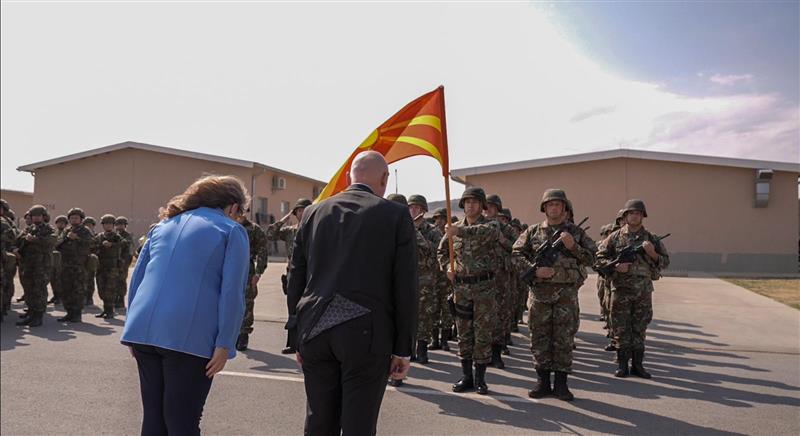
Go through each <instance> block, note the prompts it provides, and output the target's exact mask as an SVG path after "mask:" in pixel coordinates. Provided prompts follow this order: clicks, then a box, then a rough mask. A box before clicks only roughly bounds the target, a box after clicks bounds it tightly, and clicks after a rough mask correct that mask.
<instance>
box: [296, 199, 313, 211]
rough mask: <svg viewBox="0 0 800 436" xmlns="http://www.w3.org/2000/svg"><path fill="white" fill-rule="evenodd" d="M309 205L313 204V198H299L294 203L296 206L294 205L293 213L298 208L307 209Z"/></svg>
mask: <svg viewBox="0 0 800 436" xmlns="http://www.w3.org/2000/svg"><path fill="white" fill-rule="evenodd" d="M308 206H311V200H309V199H307V198H298V199H297V201H296V202H295V203H294V207H292V213H294V212H295V211H296V210H297V209H305V208H307V207H308Z"/></svg>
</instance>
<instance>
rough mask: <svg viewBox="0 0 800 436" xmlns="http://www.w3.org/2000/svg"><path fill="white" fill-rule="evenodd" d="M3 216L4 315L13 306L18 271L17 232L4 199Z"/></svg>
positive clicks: (0, 229) (0, 234) (0, 243)
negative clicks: (15, 252)
mask: <svg viewBox="0 0 800 436" xmlns="http://www.w3.org/2000/svg"><path fill="white" fill-rule="evenodd" d="M2 208H3V216H2V217H0V256H2V258H0V283H2V300H1V301H0V303H2V307H0V311H1V312H2V314H3V316H5V314H6V313H7V312H8V310H9V309H10V308H11V299H12V298H13V297H14V274H15V273H16V271H17V258H16V256H14V254H13V250H14V248H16V245H17V232H16V227H15V226H14V222H13V221H12V220H10V219H9V218H8V217H7V216H6V215H5V214H6V213H7V212H8V210H9V208H8V203H6V201H5V200H2Z"/></svg>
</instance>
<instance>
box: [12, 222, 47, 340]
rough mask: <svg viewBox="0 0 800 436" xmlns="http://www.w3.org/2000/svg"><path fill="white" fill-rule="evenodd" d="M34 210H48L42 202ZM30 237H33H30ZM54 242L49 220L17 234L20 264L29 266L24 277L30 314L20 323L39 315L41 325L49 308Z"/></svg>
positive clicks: (31, 320) (28, 321) (28, 322)
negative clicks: (49, 281)
mask: <svg viewBox="0 0 800 436" xmlns="http://www.w3.org/2000/svg"><path fill="white" fill-rule="evenodd" d="M30 213H31V215H37V214H43V215H46V213H47V212H46V210H45V208H44V207H42V206H34V207H32V208H31V210H30ZM29 237H32V239H31V240H28V238H29ZM54 243H55V231H54V229H53V227H52V226H51V225H50V224H47V223H45V222H40V223H38V224H37V223H33V224H31V225H29V226H28V227H26V228H25V230H24V231H23V232H22V234H21V235H20V236H19V237H18V238H17V246H18V247H19V255H20V264H21V265H22V266H23V268H24V269H25V275H24V276H23V277H22V278H21V279H22V280H23V281H24V283H23V288H24V289H25V290H26V292H25V304H26V305H27V306H28V315H29V317H28V318H29V319H28V320H26V321H23V322H20V323H18V324H19V325H23V324H30V323H31V322H33V321H34V319H35V317H36V316H38V317H39V321H38V323H37V325H41V315H43V314H44V312H45V309H46V308H47V282H48V280H49V278H50V269H51V262H52V258H51V256H52V254H51V253H52V251H53V244H54Z"/></svg>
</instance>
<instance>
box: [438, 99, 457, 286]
mask: <svg viewBox="0 0 800 436" xmlns="http://www.w3.org/2000/svg"><path fill="white" fill-rule="evenodd" d="M439 88H440V89H441V90H442V145H444V149H445V150H447V171H446V174H444V196H445V201H446V203H445V208H447V225H452V224H453V211H452V210H450V148H449V147H448V146H447V112H445V110H444V109H445V107H444V85H439ZM447 245H448V248H449V254H450V271H453V272H455V270H456V260H455V252H454V249H453V238H447Z"/></svg>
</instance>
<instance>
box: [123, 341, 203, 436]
mask: <svg viewBox="0 0 800 436" xmlns="http://www.w3.org/2000/svg"><path fill="white" fill-rule="evenodd" d="M133 354H134V355H135V356H136V363H137V364H138V366H139V385H140V386H141V390H142V408H143V409H144V417H143V418H142V436H154V435H155V436H158V435H169V436H178V435H180V436H183V435H199V434H200V418H201V417H202V415H203V406H204V405H205V403H206V398H207V397H208V392H209V390H211V379H209V378H208V377H206V365H207V364H208V361H209V360H210V359H206V358H204V357H198V356H194V355H191V354H186V353H181V352H178V351H172V350H167V349H164V348H159V347H153V346H150V345H140V344H134V345H133Z"/></svg>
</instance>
